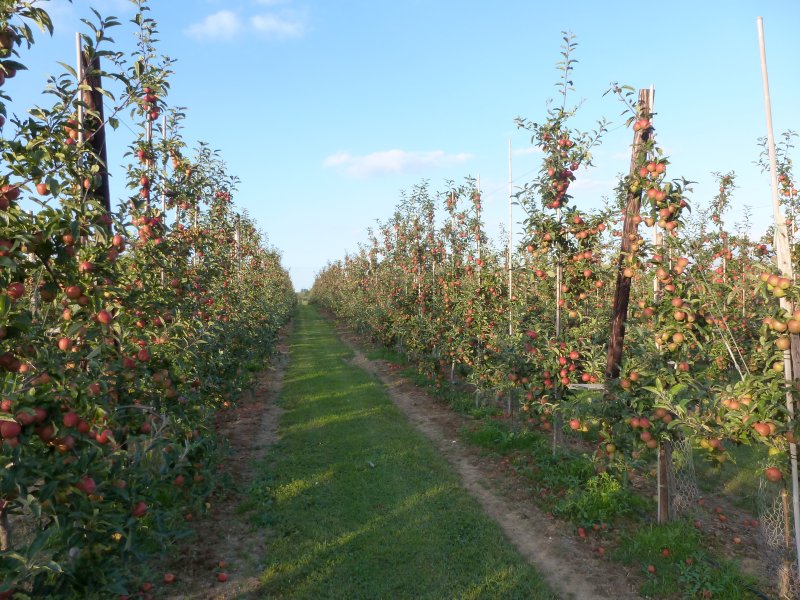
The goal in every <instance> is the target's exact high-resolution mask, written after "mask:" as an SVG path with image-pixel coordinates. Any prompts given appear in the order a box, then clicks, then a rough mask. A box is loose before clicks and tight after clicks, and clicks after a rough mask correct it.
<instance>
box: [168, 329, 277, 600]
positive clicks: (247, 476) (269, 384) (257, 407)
mask: <svg viewBox="0 0 800 600" xmlns="http://www.w3.org/2000/svg"><path fill="white" fill-rule="evenodd" d="M289 333H290V326H288V327H287V328H285V329H284V330H283V331H282V332H281V334H280V341H279V343H278V346H277V353H276V355H275V357H274V358H273V360H272V363H271V365H270V367H269V369H268V370H266V371H263V372H261V373H259V374H258V376H257V377H256V379H255V381H254V383H253V386H252V387H251V389H250V390H248V391H246V392H245V393H244V394H243V397H242V398H241V400H240V401H239V402H238V403H237V405H236V406H235V408H232V409H230V410H227V411H224V412H222V413H220V415H219V420H218V422H217V431H218V432H219V434H220V435H221V436H222V437H224V438H225V439H227V440H228V444H229V456H228V457H227V458H226V460H225V461H224V465H223V472H222V474H223V475H224V476H227V477H228V478H229V479H230V481H231V482H232V485H231V486H230V488H229V489H227V490H222V491H220V492H217V493H215V494H214V496H212V498H211V499H210V503H211V504H212V508H211V510H209V512H208V513H206V514H205V515H204V516H203V517H202V518H199V519H197V520H196V521H195V524H194V526H193V529H194V531H195V535H193V536H192V537H191V538H189V539H188V540H187V541H186V542H185V543H183V544H182V545H181V547H180V548H179V549H178V550H177V551H176V552H174V558H173V559H171V560H169V561H167V562H166V563H165V564H164V565H163V570H164V573H168V572H171V573H174V574H175V575H176V577H177V579H176V581H175V583H173V584H172V585H171V586H169V589H168V592H169V593H168V594H166V595H165V596H163V597H166V598H168V599H169V600H200V599H203V600H211V599H213V600H227V599H232V598H246V597H251V595H254V594H256V593H257V589H258V574H259V573H260V572H261V570H262V569H261V568H260V564H259V563H260V561H261V560H262V559H263V557H264V556H265V555H266V554H267V546H266V534H267V532H266V531H265V530H264V529H263V528H261V529H259V528H255V527H253V526H251V525H250V524H249V523H248V522H247V518H246V517H245V516H243V515H242V514H240V513H238V512H237V510H238V508H239V505H240V503H241V501H242V500H243V499H244V497H245V494H246V492H247V490H248V488H249V487H250V484H251V482H252V481H253V479H254V478H255V476H256V473H257V471H258V468H259V464H260V463H261V462H262V460H263V459H264V458H266V457H267V455H268V451H269V448H270V446H272V445H273V444H274V443H275V442H276V441H277V440H278V422H279V420H280V416H281V412H282V411H281V408H280V407H279V406H278V405H277V404H276V403H275V400H276V399H277V397H278V396H279V394H280V391H281V389H282V387H283V377H284V372H285V369H286V365H287V363H288V358H289V351H288V345H287V339H288V336H289ZM220 561H223V563H224V566H220ZM219 572H224V573H226V574H227V575H228V581H227V582H219V581H217V574H218V573H219ZM158 583H159V584H160V583H161V582H158ZM159 587H161V585H159ZM162 589H163V588H162ZM159 597H162V596H161V594H159ZM253 597H258V596H253Z"/></svg>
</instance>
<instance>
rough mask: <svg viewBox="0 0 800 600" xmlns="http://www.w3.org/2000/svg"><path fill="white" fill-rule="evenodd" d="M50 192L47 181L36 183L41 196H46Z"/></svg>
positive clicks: (37, 191)
mask: <svg viewBox="0 0 800 600" xmlns="http://www.w3.org/2000/svg"><path fill="white" fill-rule="evenodd" d="M49 192H50V190H49V189H47V184H46V183H44V182H41V183H37V184H36V193H37V194H39V195H40V196H46V195H47V194H48V193H49Z"/></svg>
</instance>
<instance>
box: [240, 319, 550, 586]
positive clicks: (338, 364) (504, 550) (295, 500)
mask: <svg viewBox="0 0 800 600" xmlns="http://www.w3.org/2000/svg"><path fill="white" fill-rule="evenodd" d="M290 353H291V354H290V356H291V359H290V364H289V367H288V370H287V373H286V379H285V387H284V390H283V393H282V397H281V400H280V402H281V404H282V406H283V408H284V410H285V413H284V415H283V417H282V420H281V426H280V434H281V440H280V442H278V444H276V446H274V447H273V449H272V451H271V452H270V460H269V461H268V462H267V463H265V465H264V470H263V473H262V474H261V475H260V476H259V481H257V482H256V483H255V484H254V486H253V492H254V493H255V492H256V490H258V491H259V492H260V494H258V495H257V497H251V499H250V503H249V504H250V506H251V508H253V509H254V516H255V518H256V519H257V520H259V521H263V517H264V512H267V513H268V514H269V515H270V521H271V534H270V541H269V543H268V556H267V557H266V559H265V563H264V571H263V573H262V575H261V578H260V579H261V587H260V589H259V590H258V593H259V594H261V595H262V597H267V596H269V597H281V598H352V599H355V598H509V599H511V598H554V597H555V596H554V595H553V593H552V592H550V591H549V588H548V586H547V585H546V584H545V583H544V581H543V579H542V577H541V576H540V575H539V574H538V573H537V572H536V571H535V570H534V569H533V568H532V567H531V566H530V565H528V564H527V563H526V562H525V561H524V559H523V558H522V557H521V556H520V555H519V554H518V553H517V551H516V550H515V549H514V548H513V547H512V546H511V545H510V543H509V542H508V541H507V540H506V539H505V537H504V536H503V534H502V532H501V530H500V528H499V527H498V525H497V524H496V523H494V522H493V521H491V520H490V519H489V518H488V517H487V516H485V514H484V513H483V512H482V510H481V508H480V506H479V505H478V503H477V502H476V501H475V500H474V499H473V498H472V497H471V496H469V495H468V493H467V492H466V491H465V490H464V489H463V488H462V487H461V486H460V483H459V480H458V477H457V475H456V474H455V473H454V472H453V470H452V469H451V467H450V466H449V465H448V464H447V462H446V461H445V460H444V459H443V458H442V457H441V456H440V455H439V454H438V452H437V451H436V449H435V448H434V447H433V445H432V444H431V443H430V442H429V441H428V440H427V439H425V438H424V437H423V436H422V434H420V433H419V432H417V431H416V430H415V429H414V428H413V427H412V426H411V425H410V424H409V423H408V422H407V421H406V419H405V418H404V417H403V416H402V414H401V413H400V411H399V410H398V409H397V408H396V407H395V406H394V405H393V404H392V403H391V401H390V399H389V397H388V395H387V393H386V392H385V390H384V389H383V387H382V385H381V384H380V383H379V382H378V381H377V380H375V379H374V378H373V377H371V376H370V375H368V374H367V373H365V372H364V371H363V370H361V369H359V368H358V367H355V366H353V365H351V364H349V362H348V359H349V358H350V357H351V356H352V353H351V352H350V351H349V350H348V349H347V348H346V347H345V346H344V345H343V344H342V342H341V341H340V340H339V339H338V338H337V337H336V334H335V332H334V330H333V328H332V326H331V325H330V324H329V323H328V322H327V321H325V320H324V319H323V318H322V317H321V316H320V315H319V313H318V312H317V311H316V309H315V308H313V307H310V306H301V307H300V309H299V314H298V316H297V322H296V327H295V331H294V334H293V337H292V341H291V348H290ZM264 492H266V493H264Z"/></svg>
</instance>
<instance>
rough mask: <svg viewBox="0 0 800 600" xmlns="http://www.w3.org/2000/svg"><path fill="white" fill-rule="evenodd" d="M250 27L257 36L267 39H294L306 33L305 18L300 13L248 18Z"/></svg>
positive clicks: (272, 14) (267, 14)
mask: <svg viewBox="0 0 800 600" xmlns="http://www.w3.org/2000/svg"><path fill="white" fill-rule="evenodd" d="M250 25H251V26H252V28H253V29H254V30H255V31H257V32H258V33H259V34H261V35H263V36H266V37H268V38H277V39H285V38H296V37H302V36H303V35H304V34H305V32H306V18H305V15H303V14H302V13H298V12H295V11H291V12H289V11H287V12H284V13H282V14H280V15H278V14H276V13H265V14H261V15H253V16H252V17H250Z"/></svg>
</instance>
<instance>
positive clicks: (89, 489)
mask: <svg viewBox="0 0 800 600" xmlns="http://www.w3.org/2000/svg"><path fill="white" fill-rule="evenodd" d="M75 487H76V488H78V489H79V490H80V491H82V492H83V493H84V494H86V495H87V496H91V495H92V494H94V493H95V491H96V490H97V484H96V483H95V481H94V479H92V478H91V477H89V476H88V475H84V476H83V477H81V480H80V481H79V482H78V483H77V484H76V485H75Z"/></svg>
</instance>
